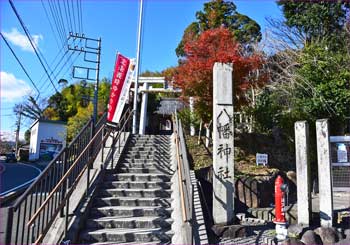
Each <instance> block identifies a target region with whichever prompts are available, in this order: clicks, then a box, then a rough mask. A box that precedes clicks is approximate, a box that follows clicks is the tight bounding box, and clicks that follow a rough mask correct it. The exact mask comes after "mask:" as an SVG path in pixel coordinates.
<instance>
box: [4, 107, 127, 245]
mask: <svg viewBox="0 0 350 245" xmlns="http://www.w3.org/2000/svg"><path fill="white" fill-rule="evenodd" d="M130 114H132V110H130V109H128V110H127V113H125V114H124V116H123V119H122V120H121V121H123V122H124V123H123V126H122V127H120V128H121V129H123V130H126V126H125V125H126V122H127V121H128V120H129V118H130ZM125 118H127V120H126V119H125ZM116 130H118V126H117V127H109V126H108V125H107V124H106V114H105V115H104V116H103V117H102V118H101V119H100V120H99V122H97V123H96V126H94V125H93V121H92V120H89V122H88V123H87V124H86V125H85V126H84V127H83V129H82V130H81V131H80V133H79V134H78V135H77V136H76V137H75V138H74V139H73V141H72V142H71V143H70V144H69V145H68V146H67V147H65V148H64V149H62V150H61V152H60V153H59V154H58V155H57V156H56V157H55V158H54V159H53V160H52V161H51V162H50V163H49V165H48V166H47V167H46V168H45V170H44V171H43V172H42V173H41V174H40V176H39V177H38V178H37V180H36V181H35V182H34V183H33V184H32V185H31V186H30V187H29V188H28V189H27V190H26V191H25V192H24V194H23V195H22V196H21V197H20V198H19V199H18V200H17V201H16V202H15V204H14V205H12V206H11V207H9V208H7V213H6V216H7V222H6V228H5V239H4V242H5V243H6V244H39V243H41V242H42V240H43V238H44V236H45V235H46V233H47V232H48V230H49V229H50V227H51V225H52V223H53V222H54V220H55V219H56V218H57V217H58V215H59V214H60V215H61V217H63V216H65V232H67V229H68V212H69V199H70V196H71V195H72V193H73V191H74V189H75V188H76V186H77V184H78V182H79V180H80V179H81V177H82V176H83V174H84V173H85V172H86V194H87V193H88V189H89V187H90V171H89V169H90V168H91V166H92V164H93V162H94V160H95V159H96V156H97V155H98V153H99V152H100V150H101V149H102V148H103V147H104V145H105V142H106V140H107V138H108V137H109V136H110V134H111V132H112V133H113V135H114V132H115V131H116ZM118 135H119V136H118ZM120 135H121V133H120V132H118V133H117V137H119V138H120ZM117 141H118V140H115V139H114V140H113V142H117ZM119 141H120V140H119ZM113 148H115V147H114V146H113V147H112V149H113ZM102 152H103V151H102ZM112 159H113V157H112ZM102 160H103V154H102ZM64 211H65V212H64Z"/></svg>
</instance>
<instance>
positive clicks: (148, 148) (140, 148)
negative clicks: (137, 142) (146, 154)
mask: <svg viewBox="0 0 350 245" xmlns="http://www.w3.org/2000/svg"><path fill="white" fill-rule="evenodd" d="M128 150H129V151H131V152H132V151H156V150H157V149H156V146H147V147H142V146H128Z"/></svg>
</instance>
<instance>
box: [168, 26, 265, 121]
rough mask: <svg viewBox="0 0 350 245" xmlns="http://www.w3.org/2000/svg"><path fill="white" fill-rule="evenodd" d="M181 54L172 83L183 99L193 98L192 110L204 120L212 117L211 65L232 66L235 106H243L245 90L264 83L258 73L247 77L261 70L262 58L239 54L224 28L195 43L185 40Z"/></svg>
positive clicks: (203, 36)
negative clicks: (224, 64) (194, 100)
mask: <svg viewBox="0 0 350 245" xmlns="http://www.w3.org/2000/svg"><path fill="white" fill-rule="evenodd" d="M184 51H185V56H184V59H182V60H181V61H180V65H179V66H178V68H177V72H176V75H175V77H174V80H175V84H176V85H177V86H179V87H180V88H182V90H183V96H185V97H187V96H194V97H195V98H196V105H195V108H196V111H197V113H198V114H199V116H200V117H202V118H203V119H204V120H205V121H210V118H211V116H212V107H213V106H212V101H213V66H214V63H215V62H222V63H232V64H233V78H234V94H235V105H243V104H245V103H246V102H247V101H246V99H245V96H244V95H245V92H246V91H247V89H249V88H250V87H251V86H260V85H262V84H263V83H264V82H265V80H266V76H264V75H262V73H260V74H261V75H260V76H259V78H258V79H257V78H256V76H254V78H252V77H253V76H251V74H253V72H256V71H257V70H259V69H261V67H262V65H263V63H264V62H263V59H262V57H261V56H260V55H258V54H252V53H250V54H249V55H247V53H248V52H243V49H242V46H241V45H240V44H239V43H238V42H237V41H236V40H235V38H234V37H233V34H232V32H230V31H229V30H228V29H226V28H216V29H211V30H207V31H204V32H202V33H201V35H199V36H198V38H197V39H195V40H193V39H188V40H187V41H186V42H185V45H184ZM249 75H250V76H249ZM222 93H225V91H222Z"/></svg>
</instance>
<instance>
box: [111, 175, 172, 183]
mask: <svg viewBox="0 0 350 245" xmlns="http://www.w3.org/2000/svg"><path fill="white" fill-rule="evenodd" d="M105 180H112V181H163V182H169V181H170V180H171V175H167V174H148V173H146V174H145V173H142V174H135V173H134V174H130V173H119V174H109V175H107V176H105Z"/></svg>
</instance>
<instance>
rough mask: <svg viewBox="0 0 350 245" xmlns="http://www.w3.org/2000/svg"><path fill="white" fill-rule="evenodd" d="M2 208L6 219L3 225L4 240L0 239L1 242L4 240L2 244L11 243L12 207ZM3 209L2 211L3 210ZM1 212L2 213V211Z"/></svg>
mask: <svg viewBox="0 0 350 245" xmlns="http://www.w3.org/2000/svg"><path fill="white" fill-rule="evenodd" d="M1 209H2V210H4V211H5V213H6V214H7V219H6V221H7V222H6V223H5V224H4V225H5V230H4V232H5V234H4V235H5V237H4V240H2V241H0V242H1V243H2V242H4V244H11V239H12V223H13V212H14V210H13V207H12V206H11V207H8V208H1ZM4 211H3V212H4ZM3 212H2V213H3Z"/></svg>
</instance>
